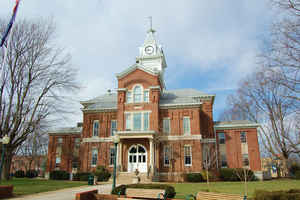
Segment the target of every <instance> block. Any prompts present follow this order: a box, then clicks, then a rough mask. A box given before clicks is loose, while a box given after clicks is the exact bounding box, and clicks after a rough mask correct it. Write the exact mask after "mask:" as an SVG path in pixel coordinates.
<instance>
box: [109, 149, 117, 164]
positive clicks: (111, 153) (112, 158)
mask: <svg viewBox="0 0 300 200" xmlns="http://www.w3.org/2000/svg"><path fill="white" fill-rule="evenodd" d="M115 155H116V154H115V148H114V147H110V149H109V165H114V162H115Z"/></svg>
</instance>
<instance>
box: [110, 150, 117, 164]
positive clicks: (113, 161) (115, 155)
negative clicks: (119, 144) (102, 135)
mask: <svg viewBox="0 0 300 200" xmlns="http://www.w3.org/2000/svg"><path fill="white" fill-rule="evenodd" d="M111 149H113V150H114V151H115V148H114V147H112V146H111V147H109V162H110V159H111V154H110V150H111ZM114 154H116V153H114ZM115 156H116V155H115ZM113 162H114V161H113ZM113 166H114V163H112V164H109V167H113Z"/></svg>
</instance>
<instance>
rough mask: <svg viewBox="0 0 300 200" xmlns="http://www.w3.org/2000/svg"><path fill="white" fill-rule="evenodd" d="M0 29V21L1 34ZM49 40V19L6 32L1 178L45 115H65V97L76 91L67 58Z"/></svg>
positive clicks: (0, 87) (0, 91) (0, 82)
mask: <svg viewBox="0 0 300 200" xmlns="http://www.w3.org/2000/svg"><path fill="white" fill-rule="evenodd" d="M5 25H6V24H5V22H4V21H3V20H1V21H0V31H1V32H2V31H3V30H4V27H5ZM54 37H55V26H54V23H53V22H52V21H50V20H39V21H34V20H31V21H29V20H22V21H19V23H16V24H15V25H14V29H13V31H12V32H11V39H10V41H9V43H8V46H7V49H6V56H3V55H1V56H0V63H3V65H2V66H3V68H1V70H0V71H1V79H0V137H2V136H4V135H5V134H7V135H8V136H9V137H10V143H9V144H8V145H7V148H6V152H5V160H4V170H3V175H4V177H5V178H6V179H8V178H9V173H10V165H11V161H12V156H13V154H14V153H15V151H16V150H17V148H18V147H19V146H20V145H22V144H23V143H24V142H25V141H26V140H27V139H28V137H29V135H34V134H36V133H37V131H36V130H37V129H38V127H39V125H40V124H41V122H43V121H44V120H46V119H47V118H48V117H49V116H51V115H54V114H56V113H62V112H66V110H65V105H66V104H65V103H66V99H65V98H64V96H66V94H71V92H73V91H74V90H76V89H77V82H76V78H75V77H76V70H74V69H73V68H72V67H71V66H70V59H71V57H70V55H68V54H66V53H65V51H64V50H63V49H61V48H59V47H58V46H59V45H58V44H57V43H56V42H55V41H54ZM62 95H64V96H62Z"/></svg>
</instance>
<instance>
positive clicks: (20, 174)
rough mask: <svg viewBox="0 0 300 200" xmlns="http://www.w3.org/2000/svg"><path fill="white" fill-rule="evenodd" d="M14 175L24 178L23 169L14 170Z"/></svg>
mask: <svg viewBox="0 0 300 200" xmlns="http://www.w3.org/2000/svg"><path fill="white" fill-rule="evenodd" d="M14 176H15V177H16V178H24V177H25V172H24V171H23V170H18V171H16V172H15V174H14Z"/></svg>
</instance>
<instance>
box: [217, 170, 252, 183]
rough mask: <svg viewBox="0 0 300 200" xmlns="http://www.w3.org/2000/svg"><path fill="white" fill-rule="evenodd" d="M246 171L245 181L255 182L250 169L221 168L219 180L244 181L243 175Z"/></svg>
mask: <svg viewBox="0 0 300 200" xmlns="http://www.w3.org/2000/svg"><path fill="white" fill-rule="evenodd" d="M244 170H246V175H247V181H255V180H257V179H256V177H255V175H254V173H253V171H251V170H250V169H242V168H238V169H232V168H223V169H221V170H220V179H221V180H222V181H244V180H245V173H244Z"/></svg>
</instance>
